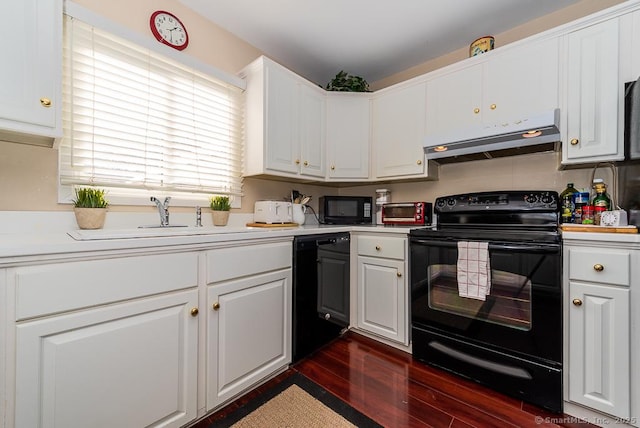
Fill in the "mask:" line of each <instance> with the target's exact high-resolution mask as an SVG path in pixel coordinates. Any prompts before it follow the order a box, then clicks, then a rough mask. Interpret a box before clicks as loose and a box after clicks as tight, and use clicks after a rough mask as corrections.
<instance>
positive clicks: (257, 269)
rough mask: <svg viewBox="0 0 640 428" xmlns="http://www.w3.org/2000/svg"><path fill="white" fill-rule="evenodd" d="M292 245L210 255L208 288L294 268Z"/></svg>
mask: <svg viewBox="0 0 640 428" xmlns="http://www.w3.org/2000/svg"><path fill="white" fill-rule="evenodd" d="M292 247H293V244H292V243H291V242H277V243H271V244H258V245H247V246H246V247H231V248H218V249H215V250H211V251H208V252H207V284H211V283H213V282H219V281H225V280H228V279H232V278H239V277H242V276H250V275H255V274H259V273H263V272H269V271H273V270H277V269H286V268H289V267H291V262H292V260H291V259H292V255H291V251H292Z"/></svg>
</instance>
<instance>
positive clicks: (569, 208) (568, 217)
mask: <svg viewBox="0 0 640 428" xmlns="http://www.w3.org/2000/svg"><path fill="white" fill-rule="evenodd" d="M574 193H578V190H577V189H576V188H575V187H573V183H567V188H566V189H564V190H563V191H562V193H560V203H561V204H562V209H561V211H560V213H561V215H562V217H561V219H560V221H561V222H562V223H571V222H572V216H573V212H574V211H575V202H574V199H573V198H574V197H573V194H574Z"/></svg>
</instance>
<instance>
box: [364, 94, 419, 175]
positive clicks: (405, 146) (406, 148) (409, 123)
mask: <svg viewBox="0 0 640 428" xmlns="http://www.w3.org/2000/svg"><path fill="white" fill-rule="evenodd" d="M372 108H373V114H372V139H373V143H372V147H373V153H374V159H375V161H374V162H375V163H374V165H375V177H376V178H391V177H400V178H404V177H408V176H424V175H425V174H426V173H427V172H428V171H427V164H426V163H425V157H424V149H423V139H424V136H425V117H426V115H425V108H426V84H425V83H424V82H420V83H416V84H411V85H408V86H400V87H392V88H390V89H388V90H384V91H381V93H380V94H376V96H375V97H374V98H373V107H372Z"/></svg>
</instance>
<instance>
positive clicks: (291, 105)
mask: <svg viewBox="0 0 640 428" xmlns="http://www.w3.org/2000/svg"><path fill="white" fill-rule="evenodd" d="M264 73H265V85H266V89H265V97H266V100H265V104H266V107H265V108H266V112H265V122H264V127H265V131H264V132H265V135H266V141H265V145H266V147H265V168H266V169H271V170H276V171H282V172H288V173H292V174H297V173H298V164H297V163H296V160H297V161H298V163H299V161H300V153H299V141H298V139H297V138H296V135H297V132H298V128H297V126H296V121H297V117H298V111H297V110H298V82H297V81H296V79H295V78H294V76H292V75H291V74H290V73H289V72H288V70H284V69H282V68H280V67H279V66H278V65H277V64H271V63H269V62H265V69H264Z"/></svg>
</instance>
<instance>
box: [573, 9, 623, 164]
mask: <svg viewBox="0 0 640 428" xmlns="http://www.w3.org/2000/svg"><path fill="white" fill-rule="evenodd" d="M618 52H619V18H613V19H609V20H606V21H603V22H600V23H598V24H595V25H591V26H588V27H585V28H582V29H580V30H577V31H574V32H572V33H569V34H568V35H567V36H566V67H565V73H566V74H565V75H564V76H563V80H564V83H565V85H566V93H565V97H564V100H563V106H562V107H561V113H562V117H563V124H562V125H564V126H561V130H560V131H561V132H562V137H563V146H562V163H563V164H573V163H586V162H599V161H613V160H622V159H623V157H624V144H623V132H622V126H620V123H621V122H620V120H621V117H622V116H623V115H622V111H623V110H622V105H623V104H622V103H623V100H624V96H623V85H621V84H619V74H618V73H619V61H618V57H619V53H618Z"/></svg>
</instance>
